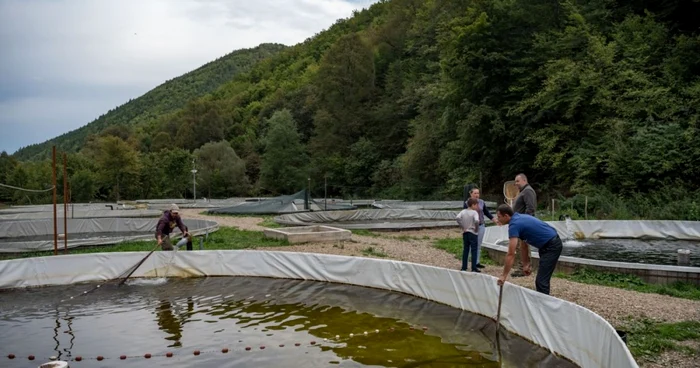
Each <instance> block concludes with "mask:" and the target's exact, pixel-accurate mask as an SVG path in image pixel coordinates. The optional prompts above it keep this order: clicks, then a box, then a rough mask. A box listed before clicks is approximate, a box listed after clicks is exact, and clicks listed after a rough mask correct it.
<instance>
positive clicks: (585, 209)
mask: <svg viewBox="0 0 700 368" xmlns="http://www.w3.org/2000/svg"><path fill="white" fill-rule="evenodd" d="M583 212H584V216H585V217H586V220H588V196H586V206H585V207H584V210H583Z"/></svg>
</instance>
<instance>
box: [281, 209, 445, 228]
mask: <svg viewBox="0 0 700 368" xmlns="http://www.w3.org/2000/svg"><path fill="white" fill-rule="evenodd" d="M458 213H459V211H428V210H394V209H384V210H352V211H323V212H304V213H294V214H286V215H281V216H277V217H275V219H274V221H275V222H277V223H278V224H283V225H291V226H308V225H329V226H334V227H339V228H343V229H419V228H430V227H453V226H454V227H456V226H458V225H457V222H456V221H455V218H456V217H457V214H458Z"/></svg>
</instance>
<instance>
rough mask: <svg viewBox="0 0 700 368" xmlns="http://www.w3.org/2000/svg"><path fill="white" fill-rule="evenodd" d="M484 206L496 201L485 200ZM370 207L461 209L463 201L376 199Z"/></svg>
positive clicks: (494, 205)
mask: <svg viewBox="0 0 700 368" xmlns="http://www.w3.org/2000/svg"><path fill="white" fill-rule="evenodd" d="M485 204H486V207H488V208H496V202H485ZM372 207H376V208H382V209H401V210H451V209H455V210H460V211H461V210H462V208H463V207H464V202H462V201H432V202H430V201H421V202H402V201H390V202H384V201H377V202H374V203H372Z"/></svg>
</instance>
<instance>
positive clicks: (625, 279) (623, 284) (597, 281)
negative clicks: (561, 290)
mask: <svg viewBox="0 0 700 368" xmlns="http://www.w3.org/2000/svg"><path fill="white" fill-rule="evenodd" d="M554 276H555V277H558V278H562V279H567V280H571V281H576V282H580V283H583V284H592V285H603V286H612V287H616V288H620V289H626V290H634V291H638V292H640V293H652V294H662V295H669V296H673V297H677V298H683V299H692V300H700V286H696V285H693V284H690V283H685V282H675V283H673V284H669V285H656V284H648V283H646V282H644V281H643V280H642V279H640V278H639V276H636V275H627V274H618V273H610V272H602V271H596V270H592V269H590V268H585V267H584V268H580V269H577V270H576V271H574V272H573V273H572V274H568V275H567V274H562V273H555V274H554Z"/></svg>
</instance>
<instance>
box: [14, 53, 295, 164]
mask: <svg viewBox="0 0 700 368" xmlns="http://www.w3.org/2000/svg"><path fill="white" fill-rule="evenodd" d="M284 48H285V46H284V45H280V44H262V45H260V46H258V47H255V48H251V49H242V50H237V51H234V52H231V53H229V54H228V55H225V56H222V57H220V58H218V59H216V60H214V61H212V62H209V63H207V64H204V65H202V66H201V67H199V68H197V69H195V70H193V71H191V72H189V73H187V74H184V75H182V76H180V77H177V78H174V79H172V80H168V81H166V82H165V83H163V84H161V85H160V86H158V87H156V88H154V89H152V90H151V91H149V92H148V93H146V94H144V95H143V96H141V97H138V98H136V99H133V100H129V101H128V102H127V103H125V104H123V105H121V106H119V107H117V108H115V109H113V110H109V111H108V112H107V113H106V114H104V115H102V116H100V117H99V118H97V119H95V120H94V121H93V122H91V123H89V124H87V125H86V126H83V127H81V128H78V129H76V130H73V131H71V132H68V133H65V134H63V135H60V136H58V137H56V138H54V139H51V140H49V141H47V142H44V143H41V144H35V145H30V146H27V147H24V148H21V149H20V150H18V151H17V152H16V153H15V154H14V155H13V156H14V157H15V158H17V159H18V160H23V161H24V160H42V159H46V158H49V157H51V147H52V146H53V145H55V146H56V149H58V150H62V151H66V152H77V151H78V150H80V149H81V148H82V147H83V145H84V144H85V138H87V136H88V135H90V134H97V133H100V132H101V131H103V130H104V129H105V128H108V127H110V126H113V125H116V126H118V125H127V126H132V127H135V126H136V127H138V126H141V125H146V124H148V123H150V122H151V121H152V120H155V119H157V118H158V117H160V116H162V115H163V114H167V113H170V112H172V111H174V110H177V109H179V108H181V107H183V106H184V105H185V103H187V101H190V100H192V99H194V98H198V97H201V96H204V95H206V94H207V93H209V92H211V91H213V90H215V89H216V88H218V87H220V86H221V84H223V83H225V82H228V81H230V80H231V79H232V78H233V77H234V76H235V75H237V74H240V73H244V72H247V71H248V70H250V69H251V68H252V67H253V66H254V65H255V64H257V62H259V61H260V60H262V59H265V58H267V57H269V56H271V55H274V54H276V53H277V52H279V51H280V50H282V49H284Z"/></svg>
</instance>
